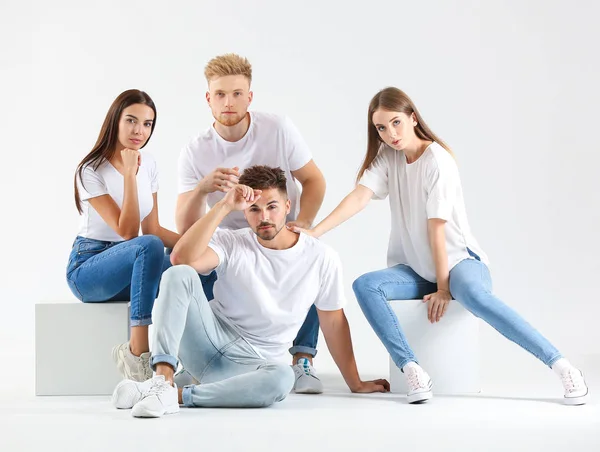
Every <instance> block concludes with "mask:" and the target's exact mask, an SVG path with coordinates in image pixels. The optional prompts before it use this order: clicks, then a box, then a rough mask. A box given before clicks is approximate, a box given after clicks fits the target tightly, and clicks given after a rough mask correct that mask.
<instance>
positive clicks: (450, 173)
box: [295, 87, 588, 405]
mask: <svg viewBox="0 0 600 452" xmlns="http://www.w3.org/2000/svg"><path fill="white" fill-rule="evenodd" d="M367 121H368V125H367V127H368V145H367V154H366V157H365V159H364V162H363V164H362V166H361V168H360V171H359V173H358V177H357V185H356V188H355V189H354V190H353V191H352V192H351V193H350V194H349V195H347V196H346V197H345V198H344V199H343V200H342V202H341V203H340V204H339V205H338V206H337V207H336V208H335V209H334V211H333V212H332V213H331V214H330V215H329V216H328V217H327V218H325V219H324V220H323V221H322V222H321V223H319V224H318V225H317V226H316V227H315V228H314V229H312V230H310V231H306V230H302V229H299V228H295V230H296V231H298V232H300V231H303V232H306V233H308V234H310V235H312V236H316V237H318V236H320V235H322V234H324V233H325V232H327V231H329V230H330V229H333V228H334V227H336V226H338V225H339V224H341V223H343V222H344V221H346V220H347V219H349V218H350V217H352V216H353V215H355V214H356V213H358V212H359V211H361V210H362V209H363V208H364V207H365V206H366V205H367V204H368V202H369V201H370V200H371V199H372V198H375V199H384V198H386V197H389V200H390V209H391V213H392V215H391V218H392V225H391V226H392V227H391V236H390V242H389V248H388V268H386V269H384V270H379V271H375V272H371V273H367V274H365V275H362V276H361V277H359V278H358V279H357V280H356V281H355V282H354V284H353V289H354V293H355V295H356V298H357V300H358V303H359V305H360V307H361V309H362V310H363V312H364V314H365V316H366V318H367V320H368V321H369V323H370V324H371V327H372V328H373V329H374V330H375V333H376V334H377V335H378V336H379V338H380V340H381V341H382V342H383V344H384V345H385V347H386V349H387V350H388V352H389V353H390V356H391V357H392V359H393V361H394V362H395V364H396V365H397V366H398V367H399V368H400V369H401V370H402V372H403V373H404V374H405V376H406V378H407V383H408V388H409V392H408V397H407V399H408V402H409V403H418V402H424V401H426V400H428V399H430V398H431V397H432V382H431V379H430V377H429V375H428V374H427V373H426V372H425V370H423V368H421V366H419V364H418V361H417V358H416V357H415V356H414V353H413V351H412V350H411V348H410V346H409V345H408V343H407V341H406V337H405V336H404V333H403V332H402V329H401V328H400V325H399V323H398V319H397V317H396V315H395V313H394V312H393V310H392V309H391V308H390V305H389V303H388V300H408V299H423V301H424V302H427V303H428V311H427V314H428V319H429V321H431V322H432V323H433V322H438V321H439V320H440V319H441V317H442V316H443V315H444V313H445V312H446V308H447V306H448V303H450V301H451V300H452V299H453V298H455V299H456V301H458V302H459V303H461V304H462V305H463V306H464V307H465V308H466V309H468V310H469V311H470V312H471V313H473V314H474V315H475V316H477V317H480V318H481V319H483V320H484V321H486V322H487V323H488V324H490V325H491V326H492V327H493V328H495V329H496V330H497V331H498V332H499V333H500V334H502V335H503V336H505V337H506V338H508V339H509V340H511V341H513V342H515V343H516V344H518V345H520V346H521V347H523V348H524V349H525V350H527V351H528V352H530V353H531V354H533V355H534V356H535V357H536V358H538V359H539V360H540V361H542V362H543V363H544V364H545V365H547V366H548V367H550V368H552V369H553V370H554V371H555V372H556V373H557V374H558V376H559V377H560V379H561V381H562V383H563V386H564V389H565V394H564V401H565V403H566V404H569V405H581V404H584V403H586V401H587V399H588V388H587V385H586V383H585V381H584V378H583V374H582V373H581V371H580V370H578V369H577V368H575V367H574V366H573V365H572V364H571V363H569V361H567V360H566V359H565V358H564V357H563V356H562V355H561V353H560V352H559V351H558V350H557V349H556V348H555V347H554V346H553V345H552V344H551V343H550V342H549V341H548V340H547V339H546V338H545V337H543V336H542V335H541V334H540V333H539V332H538V331H536V330H535V329H534V328H533V327H532V326H531V325H530V324H529V323H527V322H526V321H525V320H524V319H523V318H522V317H521V316H520V315H519V314H517V313H516V312H515V311H514V310H513V309H511V308H510V307H508V306H507V305H506V304H504V303H503V302H502V301H501V300H500V299H498V298H497V297H496V296H495V295H494V294H493V293H492V280H491V276H490V272H489V269H488V266H487V264H488V259H487V256H486V255H485V254H484V252H483V250H482V249H481V247H480V246H479V244H478V243H477V241H476V240H475V237H474V236H473V234H472V233H471V229H470V227H469V223H468V220H467V215H466V209H465V205H464V200H463V193H462V187H461V182H460V177H459V172H458V167H457V165H456V162H455V160H454V157H453V155H452V153H451V151H450V149H449V148H448V146H447V145H446V144H445V143H444V142H443V141H442V140H440V139H439V138H438V137H437V136H436V135H435V134H434V133H433V132H432V131H431V129H430V128H429V127H428V126H427V124H426V123H425V121H424V120H423V118H422V117H421V115H420V114H419V112H418V110H417V108H416V107H415V105H414V103H413V102H412V100H411V99H410V98H409V97H408V96H407V95H406V94H405V93H404V92H402V91H401V90H399V89H397V88H393V87H390V88H385V89H383V90H381V91H380V92H378V93H377V94H376V95H375V96H374V97H373V99H372V100H371V104H370V105H369V111H368V119H367Z"/></svg>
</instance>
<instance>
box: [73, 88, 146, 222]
mask: <svg viewBox="0 0 600 452" xmlns="http://www.w3.org/2000/svg"><path fill="white" fill-rule="evenodd" d="M134 104H144V105H148V106H149V107H150V108H151V109H152V111H154V121H152V127H151V129H150V135H149V136H148V139H147V140H146V142H145V143H144V146H146V144H148V141H149V140H150V137H151V136H152V132H154V127H155V126H156V107H155V106H154V102H153V101H152V99H151V98H150V96H148V94H146V93H145V92H144V91H140V90H138V89H129V90H127V91H124V92H122V93H121V94H119V96H118V97H117V98H116V99H115V100H114V102H113V103H112V105H111V106H110V108H109V109H108V113H106V117H105V118H104V123H103V124H102V128H101V129H100V134H99V135H98V139H97V140H96V144H95V145H94V148H93V149H92V150H91V151H90V153H89V154H88V155H86V156H85V157H84V158H83V160H82V161H81V162H80V163H79V165H77V170H76V171H75V180H74V188H75V205H76V206H77V211H78V212H79V213H80V214H81V213H83V209H82V208H81V198H80V197H79V189H78V187H77V177H79V180H81V181H82V185H83V179H82V175H83V170H84V169H85V168H86V167H87V166H91V167H92V168H93V169H94V170H96V169H97V168H98V167H99V166H100V165H101V164H102V163H104V162H106V161H110V159H112V158H113V156H114V155H115V151H116V148H117V140H118V139H119V121H120V119H121V114H122V113H123V110H125V109H126V108H127V107H129V106H131V105H134ZM144 146H142V147H144Z"/></svg>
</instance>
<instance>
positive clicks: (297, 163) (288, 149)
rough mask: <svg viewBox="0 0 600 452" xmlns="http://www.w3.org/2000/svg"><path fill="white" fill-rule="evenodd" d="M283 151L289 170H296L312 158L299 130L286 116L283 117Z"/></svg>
mask: <svg viewBox="0 0 600 452" xmlns="http://www.w3.org/2000/svg"><path fill="white" fill-rule="evenodd" d="M283 128H284V142H285V153H286V156H287V159H288V164H289V166H290V171H296V170H299V169H300V168H302V167H303V166H304V165H306V164H307V163H308V162H310V161H311V159H312V153H311V152H310V149H309V148H308V145H307V144H306V142H305V141H304V138H302V135H301V134H300V131H299V130H298V129H297V128H296V126H295V125H294V123H293V122H292V121H291V120H290V119H289V118H288V117H287V116H286V117H285V118H284V119H283Z"/></svg>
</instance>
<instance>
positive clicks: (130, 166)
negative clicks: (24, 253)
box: [67, 89, 179, 381]
mask: <svg viewBox="0 0 600 452" xmlns="http://www.w3.org/2000/svg"><path fill="white" fill-rule="evenodd" d="M155 125H156V107H155V105H154V102H153V101H152V99H151V98H150V96H148V94H146V93H145V92H143V91H139V90H135V89H132V90H128V91H125V92H123V93H121V94H120V95H119V96H118V97H117V98H116V99H115V100H114V102H113V103H112V105H111V106H110V109H109V110H108V113H107V114H106V118H105V119H104V124H103V125H102V129H101V130H100V135H99V136H98V140H97V141H96V144H95V145H94V148H93V149H92V150H91V151H90V153H89V154H88V155H86V156H85V157H84V158H83V160H82V161H81V162H80V163H79V165H78V166H77V171H76V172H75V181H74V189H75V205H76V206H77V210H78V211H79V213H80V214H81V215H82V221H81V227H80V230H79V233H78V234H77V237H76V239H75V241H74V243H73V248H72V250H71V254H70V255H69V262H68V265H67V282H68V284H69V288H70V289H71V291H72V292H73V294H74V295H75V296H76V297H77V298H78V299H79V300H81V301H83V302H84V303H88V302H90V303H95V302H104V301H131V335H130V341H129V342H126V343H124V344H119V345H116V346H115V348H114V349H113V352H112V353H113V358H114V360H115V362H116V364H117V367H118V369H119V371H120V372H121V374H122V375H123V376H124V377H125V378H129V379H132V380H136V381H145V380H147V379H148V378H151V377H152V370H151V369H150V366H149V363H148V360H149V358H150V353H149V344H148V325H150V324H151V323H152V319H151V314H152V306H153V304H154V300H155V298H156V295H157V292H158V285H159V282H160V277H161V275H162V273H163V271H164V270H166V269H167V268H168V267H169V266H170V265H171V264H170V261H169V257H168V256H166V255H165V252H164V247H165V246H167V247H173V246H175V243H176V242H177V240H178V239H179V235H178V234H177V233H175V232H172V231H169V230H168V229H165V228H163V227H162V226H161V225H160V223H159V221H158V206H157V192H158V172H157V169H156V162H155V161H154V159H153V158H152V156H151V155H150V154H148V153H147V152H143V153H142V152H141V151H140V150H141V149H142V148H143V147H144V146H145V145H146V144H147V143H148V140H149V139H150V137H151V136H152V132H153V131H154V127H155ZM140 227H141V230H142V233H143V235H141V236H139V232H140Z"/></svg>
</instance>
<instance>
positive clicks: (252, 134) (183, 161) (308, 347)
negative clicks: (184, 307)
mask: <svg viewBox="0 0 600 452" xmlns="http://www.w3.org/2000/svg"><path fill="white" fill-rule="evenodd" d="M204 75H205V77H206V81H207V82H208V91H207V92H206V101H207V102H208V105H209V107H210V109H211V111H212V114H213V117H214V118H215V122H214V123H213V124H212V125H211V126H210V127H209V128H208V130H206V131H204V132H201V133H200V134H199V135H198V136H196V137H195V138H193V139H192V140H191V141H190V142H189V143H188V144H187V145H186V146H185V147H184V148H183V149H182V151H181V155H180V157H179V169H178V173H179V196H178V198H177V211H176V223H177V229H178V230H179V232H180V233H181V234H183V233H185V232H186V231H187V230H188V229H189V228H190V227H191V226H192V225H193V224H194V223H195V222H196V221H197V220H198V219H199V218H202V217H203V216H204V214H205V213H206V206H207V204H208V206H210V207H211V208H212V206H214V205H215V204H216V203H217V202H219V201H220V200H221V199H223V197H224V196H225V194H226V193H227V192H228V191H229V190H230V189H231V188H232V187H233V186H235V185H236V184H237V183H238V178H239V176H240V174H241V173H242V172H243V171H244V170H245V169H246V168H249V167H251V166H253V165H268V166H271V167H280V168H282V169H283V170H284V172H285V176H286V179H287V192H288V196H289V199H290V201H291V209H290V214H289V215H288V226H290V227H291V226H294V225H297V226H299V227H302V228H307V227H310V225H311V224H312V222H313V220H314V219H315V217H316V215H317V212H318V211H319V208H320V207H321V204H322V202H323V197H324V195H325V179H324V177H323V175H322V173H321V171H320V170H319V168H318V167H317V165H316V164H315V162H314V161H313V159H312V154H311V152H310V150H309V148H308V146H307V145H306V143H305V142H304V140H303V138H302V136H301V135H300V133H299V131H298V130H297V129H296V127H295V126H294V124H293V123H292V122H291V121H290V119H289V118H287V117H285V116H280V115H275V114H270V113H264V112H255V111H248V108H249V106H250V104H251V103H252V98H253V92H252V91H251V90H250V85H251V82H252V66H251V64H250V63H249V61H248V60H247V59H246V58H244V57H241V56H239V55H236V54H233V53H228V54H225V55H220V56H217V57H215V58H213V59H212V60H210V61H209V62H208V64H207V65H206V67H205V71H204ZM297 182H299V184H300V185H301V187H302V189H301V190H300V189H299V187H298V184H297ZM247 226H248V223H247V222H246V220H245V218H244V216H243V214H242V213H241V212H231V213H230V214H229V215H228V216H227V217H226V218H225V219H224V220H223V222H222V224H221V227H222V228H226V229H241V228H245V227H247ZM216 278H217V276H216V273H214V272H213V273H211V274H210V275H209V276H202V283H203V286H204V291H205V294H206V295H207V298H208V299H209V300H211V299H212V298H213V293H212V287H213V284H214V282H215V280H216ZM318 335H319V318H318V315H317V310H316V308H315V307H314V306H313V307H312V308H311V309H310V311H309V313H308V316H307V317H306V321H305V322H304V324H303V325H302V327H301V328H300V331H299V332H298V336H297V337H296V339H295V340H294V342H293V346H292V348H290V350H289V351H290V353H291V354H292V355H293V361H292V363H293V369H294V372H295V374H296V382H295V385H294V390H295V392H297V393H313V394H315V393H316V394H318V393H321V392H323V385H322V384H321V381H320V380H319V379H318V377H317V375H316V373H315V371H314V368H313V367H312V358H313V357H314V356H315V355H316V353H317V350H316V346H317V339H318Z"/></svg>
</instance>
